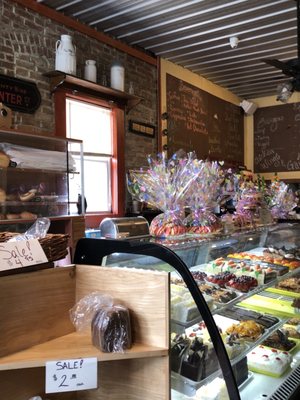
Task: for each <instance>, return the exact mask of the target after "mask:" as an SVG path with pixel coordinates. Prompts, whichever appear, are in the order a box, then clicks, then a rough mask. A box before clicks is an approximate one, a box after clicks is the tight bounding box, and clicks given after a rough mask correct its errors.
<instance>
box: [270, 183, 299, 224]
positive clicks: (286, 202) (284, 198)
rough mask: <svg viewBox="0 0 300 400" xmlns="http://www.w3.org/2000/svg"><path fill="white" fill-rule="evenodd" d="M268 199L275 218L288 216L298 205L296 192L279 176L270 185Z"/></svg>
mask: <svg viewBox="0 0 300 400" xmlns="http://www.w3.org/2000/svg"><path fill="white" fill-rule="evenodd" d="M267 200H268V205H269V207H270V211H271V214H272V216H273V218H274V219H286V218H288V217H289V214H290V213H291V211H292V210H293V209H294V208H295V207H296V206H297V200H296V195H295V193H294V192H293V191H292V190H291V189H290V188H289V186H288V185H287V184H286V183H284V182H283V181H280V180H279V179H277V178H276V179H275V180H274V181H273V182H271V184H270V186H269V189H268V198H267Z"/></svg>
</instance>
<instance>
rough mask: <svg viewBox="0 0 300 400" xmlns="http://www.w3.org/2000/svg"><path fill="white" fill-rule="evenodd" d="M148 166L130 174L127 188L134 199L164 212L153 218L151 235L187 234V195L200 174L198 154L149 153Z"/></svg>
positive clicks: (179, 152)
mask: <svg viewBox="0 0 300 400" xmlns="http://www.w3.org/2000/svg"><path fill="white" fill-rule="evenodd" d="M148 165H149V166H148V167H147V168H144V169H140V170H139V171H131V172H130V174H128V175H127V187H128V190H129V192H130V194H131V195H132V197H133V198H134V199H136V200H139V201H142V202H145V203H147V204H149V205H150V206H152V207H155V208H158V209H159V210H161V211H163V213H162V214H159V215H157V216H156V217H155V218H154V219H153V220H152V222H151V224H150V234H151V235H153V236H156V237H169V236H173V237H174V236H180V235H183V234H185V232H186V229H185V226H184V224H183V218H184V205H185V196H186V193H187V190H188V189H189V187H190V185H191V184H193V182H194V181H195V179H196V178H197V176H198V174H199V163H198V161H197V159H196V157H195V154H194V153H185V152H184V151H178V152H177V153H175V154H174V155H173V156H172V157H171V158H170V159H168V158H167V156H166V154H165V153H160V154H158V156H157V157H156V158H153V157H152V156H148Z"/></svg>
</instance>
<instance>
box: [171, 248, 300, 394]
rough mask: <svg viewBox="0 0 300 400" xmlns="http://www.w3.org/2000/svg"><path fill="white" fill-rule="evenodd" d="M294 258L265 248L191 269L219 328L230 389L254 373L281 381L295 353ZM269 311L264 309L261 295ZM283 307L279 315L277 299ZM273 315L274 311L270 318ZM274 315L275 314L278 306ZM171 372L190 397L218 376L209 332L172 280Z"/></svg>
mask: <svg viewBox="0 0 300 400" xmlns="http://www.w3.org/2000/svg"><path fill="white" fill-rule="evenodd" d="M299 267H300V251H298V250H295V249H293V250H290V249H289V250H287V249H285V248H281V249H278V248H273V247H270V248H265V249H260V250H259V251H257V252H256V254H255V253H253V252H250V251H249V252H241V253H231V254H228V255H227V257H224V258H223V257H222V258H217V259H215V260H213V261H210V262H208V263H207V264H202V265H199V266H195V267H193V268H191V269H190V272H191V274H192V275H193V277H194V279H195V281H196V283H197V285H198V288H199V290H200V291H201V293H202V295H203V297H204V299H205V300H206V302H207V305H208V307H209V309H210V310H211V312H212V314H213V317H214V319H215V322H216V325H217V327H218V329H219V332H220V334H221V337H222V339H223V342H224V346H225V349H226V351H227V353H228V356H229V359H230V360H232V367H233V372H234V374H235V377H236V380H237V384H238V385H239V386H240V385H245V384H246V383H247V382H248V381H249V380H250V379H251V377H252V376H253V372H254V373H259V374H264V375H269V376H271V377H275V378H278V377H281V376H283V375H284V374H285V373H288V371H291V364H292V362H293V357H294V355H295V354H297V353H298V351H299V350H300V314H299V318H296V317H297V313H298V311H299V313H300V269H299V272H297V268H299ZM260 292H262V293H268V295H269V296H270V297H271V298H268V299H267V300H268V301H269V303H270V304H272V306H268V307H264V306H262V305H261V304H262V303H261V301H260V299H259V300H257V301H254V302H253V299H256V298H257V297H263V295H261V293H260ZM276 296H281V297H280V298H281V299H282V300H281V301H282V302H286V303H288V304H285V307H286V308H288V310H287V311H285V312H283V313H282V312H278V304H277V297H276ZM274 297H275V298H274ZM276 308H277V312H276V311H275V312H273V311H274V310H275V309H276ZM279 308H280V307H279ZM171 330H172V334H171V369H172V374H173V377H175V380H176V381H178V380H179V381H180V379H182V380H183V382H184V384H183V385H182V387H179V388H178V383H177V384H176V385H177V389H179V391H180V390H181V391H182V392H183V393H184V394H185V395H187V396H196V397H194V398H198V396H197V393H198V392H199V391H200V390H201V388H204V387H206V386H207V385H209V383H210V381H211V380H212V379H214V378H217V377H218V376H220V375H219V374H220V368H219V363H218V358H217V356H216V353H215V350H214V346H213V344H212V342H211V339H210V335H209V333H208V330H207V328H206V326H205V324H204V322H203V321H202V318H201V316H200V314H199V311H198V309H197V307H196V304H195V302H194V300H193V299H192V297H191V294H190V293H189V291H188V289H187V288H186V285H185V283H184V281H183V280H182V279H181V278H180V277H178V275H177V274H176V275H175V274H174V276H173V275H171Z"/></svg>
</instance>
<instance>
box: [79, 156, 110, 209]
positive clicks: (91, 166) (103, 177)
mask: <svg viewBox="0 0 300 400" xmlns="http://www.w3.org/2000/svg"><path fill="white" fill-rule="evenodd" d="M84 182H85V185H84V195H85V197H86V200H87V212H96V211H98V212H99V211H109V212H110V211H111V196H110V192H111V191H110V159H109V158H108V157H91V156H86V157H84Z"/></svg>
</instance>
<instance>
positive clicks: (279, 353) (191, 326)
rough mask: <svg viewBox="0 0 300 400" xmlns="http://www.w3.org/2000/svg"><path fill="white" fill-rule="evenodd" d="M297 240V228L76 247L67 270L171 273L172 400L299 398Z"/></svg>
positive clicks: (299, 245)
mask: <svg viewBox="0 0 300 400" xmlns="http://www.w3.org/2000/svg"><path fill="white" fill-rule="evenodd" d="M299 233H300V225H299V224H297V223H295V224H274V225H270V226H268V227H259V228H256V229H252V230H241V231H239V232H233V233H231V234H230V235H226V234H223V235H222V234H220V233H218V236H217V237H209V238H208V237H205V238H203V239H202V238H201V237H200V238H191V237H188V236H186V237H181V238H178V239H175V238H174V239H172V240H166V239H165V240H162V239H158V238H151V237H150V236H149V237H148V238H145V237H143V239H141V240H139V239H138V238H137V237H133V238H128V239H127V240H124V239H121V240H118V239H106V238H102V239H81V240H80V241H79V242H78V246H77V249H76V253H75V259H74V262H75V263H76V264H92V265H98V266H99V267H101V266H102V267H103V266H105V267H106V268H111V269H113V268H115V267H118V268H125V269H126V270H133V271H134V270H137V269H142V270H150V271H151V270H152V271H153V270H154V271H166V272H168V274H169V276H170V321H169V334H170V376H171V392H170V399H172V400H186V399H194V400H196V399H214V400H215V399H230V400H239V399H241V400H249V399H253V400H255V399H261V398H266V399H270V400H275V399H276V400H277V399H282V400H283V399H296V398H297V396H299V393H300V380H299V377H300V318H299V314H298V310H299V309H300V304H299V302H300V294H299V292H300V290H299V279H300V257H299V249H300V240H299V237H300V236H299ZM277 253H278V254H277ZM141 301H142V299H141ZM150 379H151V377H150Z"/></svg>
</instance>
